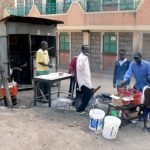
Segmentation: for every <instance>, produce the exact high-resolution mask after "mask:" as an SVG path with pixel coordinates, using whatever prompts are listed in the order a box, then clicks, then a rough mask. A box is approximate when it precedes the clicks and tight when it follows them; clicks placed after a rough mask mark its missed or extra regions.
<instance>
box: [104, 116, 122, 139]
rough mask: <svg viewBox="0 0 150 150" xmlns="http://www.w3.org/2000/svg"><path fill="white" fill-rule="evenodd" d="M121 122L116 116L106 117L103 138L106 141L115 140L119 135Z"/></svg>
mask: <svg viewBox="0 0 150 150" xmlns="http://www.w3.org/2000/svg"><path fill="white" fill-rule="evenodd" d="M120 124H121V120H120V119H119V118H117V117H115V116H106V117H105V119H104V127H103V131H102V136H103V137H104V138H106V139H115V138H116V136H117V133H118V129H119V126H120Z"/></svg>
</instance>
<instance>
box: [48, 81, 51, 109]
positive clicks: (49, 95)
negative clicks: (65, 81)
mask: <svg viewBox="0 0 150 150" xmlns="http://www.w3.org/2000/svg"><path fill="white" fill-rule="evenodd" d="M48 102H49V103H48V104H49V105H48V106H49V107H51V84H50V83H49V90H48Z"/></svg>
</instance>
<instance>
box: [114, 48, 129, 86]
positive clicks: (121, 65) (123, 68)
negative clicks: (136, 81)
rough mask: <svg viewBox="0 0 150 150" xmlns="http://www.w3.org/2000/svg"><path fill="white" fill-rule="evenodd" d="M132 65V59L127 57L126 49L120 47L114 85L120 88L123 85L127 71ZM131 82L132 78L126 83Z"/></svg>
mask: <svg viewBox="0 0 150 150" xmlns="http://www.w3.org/2000/svg"><path fill="white" fill-rule="evenodd" d="M129 65H130V61H129V60H128V59H127V58H125V50H124V49H120V51H119V60H117V61H116V63H115V69H114V76H113V87H114V88H116V87H117V88H118V87H120V85H121V81H122V80H123V78H124V75H125V73H126V72H127V70H128V68H129ZM129 84H130V80H128V81H127V82H126V85H129Z"/></svg>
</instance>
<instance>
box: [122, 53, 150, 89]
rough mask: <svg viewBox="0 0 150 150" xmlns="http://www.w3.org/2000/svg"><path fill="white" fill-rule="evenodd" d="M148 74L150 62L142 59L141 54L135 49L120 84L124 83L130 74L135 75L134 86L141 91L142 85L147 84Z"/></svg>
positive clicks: (149, 72) (149, 73)
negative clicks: (132, 58)
mask: <svg viewBox="0 0 150 150" xmlns="http://www.w3.org/2000/svg"><path fill="white" fill-rule="evenodd" d="M149 75H150V63H149V62H148V61H146V60H143V59H142V54H141V53H140V52H139V51H137V52H135V53H134V60H133V61H132V62H131V63H130V66H129V69H128V71H127V72H126V74H125V76H124V80H123V82H122V84H125V83H126V81H128V80H129V79H130V78H131V77H132V76H134V77H135V80H136V83H135V85H134V88H135V89H137V90H140V91H142V90H143V87H144V86H146V85H147V84H148V82H147V78H148V76H149Z"/></svg>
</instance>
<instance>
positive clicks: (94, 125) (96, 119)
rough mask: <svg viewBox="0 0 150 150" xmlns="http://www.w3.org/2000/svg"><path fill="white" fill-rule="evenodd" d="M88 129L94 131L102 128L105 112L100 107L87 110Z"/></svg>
mask: <svg viewBox="0 0 150 150" xmlns="http://www.w3.org/2000/svg"><path fill="white" fill-rule="evenodd" d="M89 116H90V121H89V129H91V130H93V131H96V130H102V126H103V122H104V117H105V112H104V111H103V110H101V109H91V110H90V112H89Z"/></svg>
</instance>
